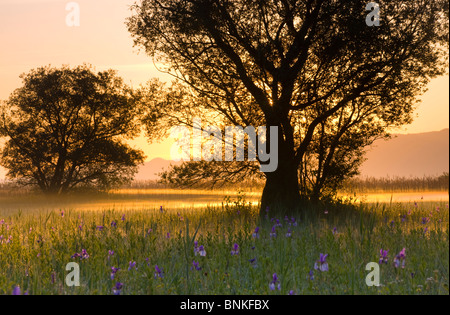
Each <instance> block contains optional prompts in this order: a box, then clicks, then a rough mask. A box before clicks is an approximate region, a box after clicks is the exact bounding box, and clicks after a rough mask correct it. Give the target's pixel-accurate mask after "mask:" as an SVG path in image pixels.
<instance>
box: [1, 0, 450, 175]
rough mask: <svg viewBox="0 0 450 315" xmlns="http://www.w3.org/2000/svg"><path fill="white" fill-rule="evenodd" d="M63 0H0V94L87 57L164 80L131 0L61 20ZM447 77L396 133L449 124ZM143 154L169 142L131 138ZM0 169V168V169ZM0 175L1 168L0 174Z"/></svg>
mask: <svg viewBox="0 0 450 315" xmlns="http://www.w3.org/2000/svg"><path fill="white" fill-rule="evenodd" d="M68 2H71V1H67V0H0V43H1V44H0V45H1V46H0V99H6V98H8V96H9V94H10V93H11V92H12V91H13V90H14V89H15V88H17V87H19V86H20V85H21V80H20V78H19V75H20V74H21V73H24V72H28V71H29V70H30V69H32V68H36V67H39V66H43V65H49V64H51V65H52V66H61V65H63V64H67V65H70V66H76V65H79V64H82V63H84V62H87V63H90V64H92V65H94V66H95V67H96V69H97V70H105V69H110V68H111V69H116V70H118V71H119V75H120V76H121V77H123V78H124V79H125V81H126V82H127V83H129V84H131V85H133V86H135V87H137V86H138V85H139V84H141V83H144V82H145V81H147V80H149V79H150V78H152V77H159V78H161V79H162V80H167V79H168V76H167V75H166V76H164V75H163V74H161V73H160V72H158V71H157V70H156V69H155V67H154V66H153V63H152V61H151V60H150V59H149V58H148V57H147V56H145V55H144V54H143V53H142V52H141V53H140V54H138V51H137V48H133V42H132V39H131V37H130V35H129V34H128V31H127V29H126V26H125V24H124V22H125V18H126V17H128V16H129V15H130V11H129V9H128V7H129V5H131V4H133V3H134V0H89V1H88V0H78V1H74V2H76V3H78V4H79V6H80V9H81V11H80V26H79V27H68V26H67V25H66V16H67V14H68V13H69V12H68V11H66V4H67V3H68ZM448 86H449V77H448V76H445V77H442V78H438V79H435V80H433V81H432V82H431V83H430V85H429V91H428V92H427V93H426V94H425V95H424V96H423V97H422V99H423V102H422V104H421V106H420V107H419V109H418V111H417V113H416V114H417V116H418V117H417V118H416V120H415V122H414V123H413V124H412V125H410V126H407V127H405V128H402V130H401V131H400V132H401V133H419V132H427V131H437V130H441V129H444V128H448V127H449V87H448ZM132 143H133V145H135V146H136V147H139V148H141V149H143V150H144V151H145V153H146V154H147V160H151V159H153V158H155V157H162V158H166V159H169V158H170V145H171V142H164V143H162V144H154V145H149V144H148V143H147V141H146V139H145V138H140V139H137V140H135V141H133V142H132ZM0 173H1V171H0ZM0 175H1V174H0ZM0 177H1V176H0Z"/></svg>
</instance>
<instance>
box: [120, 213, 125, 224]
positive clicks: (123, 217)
mask: <svg viewBox="0 0 450 315" xmlns="http://www.w3.org/2000/svg"><path fill="white" fill-rule="evenodd" d="M121 220H122V222H123V221H125V214H123V215H122V218H121Z"/></svg>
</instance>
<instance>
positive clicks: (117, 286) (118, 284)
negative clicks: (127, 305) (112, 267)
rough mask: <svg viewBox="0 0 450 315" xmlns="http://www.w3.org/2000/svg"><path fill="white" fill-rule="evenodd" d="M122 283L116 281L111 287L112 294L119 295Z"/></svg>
mask: <svg viewBox="0 0 450 315" xmlns="http://www.w3.org/2000/svg"><path fill="white" fill-rule="evenodd" d="M122 288H123V283H120V282H117V283H116V285H115V286H114V288H113V293H114V295H120V293H121V292H122Z"/></svg>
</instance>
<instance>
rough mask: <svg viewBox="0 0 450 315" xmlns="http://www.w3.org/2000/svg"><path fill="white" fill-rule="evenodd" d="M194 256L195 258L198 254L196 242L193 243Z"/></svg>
mask: <svg viewBox="0 0 450 315" xmlns="http://www.w3.org/2000/svg"><path fill="white" fill-rule="evenodd" d="M194 254H195V256H197V254H198V242H197V241H195V242H194Z"/></svg>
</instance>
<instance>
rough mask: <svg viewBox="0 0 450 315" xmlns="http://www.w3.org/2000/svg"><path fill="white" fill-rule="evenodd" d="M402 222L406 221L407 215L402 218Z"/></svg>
mask: <svg viewBox="0 0 450 315" xmlns="http://www.w3.org/2000/svg"><path fill="white" fill-rule="evenodd" d="M401 221H402V223H403V222H405V221H406V214H404V215H402V216H401Z"/></svg>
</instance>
